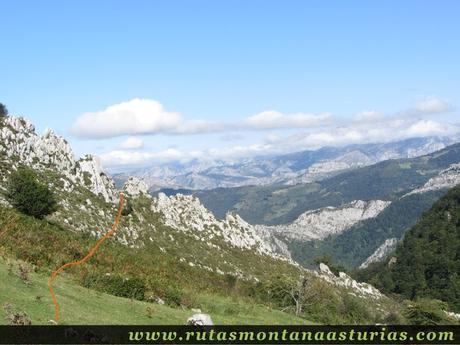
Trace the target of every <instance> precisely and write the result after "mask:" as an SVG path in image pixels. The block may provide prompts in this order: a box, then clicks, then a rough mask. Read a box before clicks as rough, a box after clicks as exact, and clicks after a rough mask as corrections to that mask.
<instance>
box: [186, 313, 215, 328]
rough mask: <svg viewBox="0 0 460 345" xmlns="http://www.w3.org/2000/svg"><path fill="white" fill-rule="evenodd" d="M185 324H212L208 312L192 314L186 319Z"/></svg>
mask: <svg viewBox="0 0 460 345" xmlns="http://www.w3.org/2000/svg"><path fill="white" fill-rule="evenodd" d="M187 325H190V326H212V325H214V323H213V322H212V319H211V316H209V315H208V314H193V315H192V316H191V317H189V318H188V319H187Z"/></svg>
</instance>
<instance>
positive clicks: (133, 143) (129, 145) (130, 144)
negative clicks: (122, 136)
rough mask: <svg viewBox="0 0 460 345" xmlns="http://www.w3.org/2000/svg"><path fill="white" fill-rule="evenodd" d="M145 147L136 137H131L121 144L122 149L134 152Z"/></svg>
mask: <svg viewBox="0 0 460 345" xmlns="http://www.w3.org/2000/svg"><path fill="white" fill-rule="evenodd" d="M142 147H144V142H143V141H142V140H141V139H139V138H136V137H129V138H127V139H126V140H125V141H123V142H122V143H121V144H120V148H121V149H124V150H134V149H140V148H142Z"/></svg>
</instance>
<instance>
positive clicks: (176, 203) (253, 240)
mask: <svg viewBox="0 0 460 345" xmlns="http://www.w3.org/2000/svg"><path fill="white" fill-rule="evenodd" d="M151 210H152V211H154V212H158V213H161V214H162V215H163V217H164V221H165V224H166V225H168V226H170V227H172V228H174V229H177V230H180V231H184V232H194V233H195V234H196V235H197V236H199V238H200V239H201V240H203V241H206V240H210V239H212V238H213V237H215V236H221V237H223V239H224V240H225V241H226V242H227V243H229V244H231V245H232V246H235V247H237V248H241V249H254V250H256V251H257V252H259V253H261V254H267V255H274V253H273V252H272V251H271V250H270V248H269V247H268V246H267V245H266V244H265V242H264V241H263V239H262V238H261V237H260V236H259V235H258V234H257V233H256V231H255V230H254V227H253V226H251V225H250V224H248V223H247V222H245V221H244V220H243V219H242V218H241V217H239V216H238V215H236V214H230V213H229V214H227V216H226V218H225V219H224V220H218V219H216V218H215V217H214V215H213V214H212V213H211V212H210V211H208V210H207V209H206V208H205V207H204V206H203V205H202V204H201V202H200V201H199V199H198V198H197V197H194V196H191V195H182V194H176V195H174V196H170V197H167V196H166V195H165V194H164V193H160V194H159V195H158V197H157V198H154V199H153V201H152V208H151Z"/></svg>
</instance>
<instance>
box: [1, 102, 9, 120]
mask: <svg viewBox="0 0 460 345" xmlns="http://www.w3.org/2000/svg"><path fill="white" fill-rule="evenodd" d="M5 116H8V109H6V105H4V104H3V103H0V117H5Z"/></svg>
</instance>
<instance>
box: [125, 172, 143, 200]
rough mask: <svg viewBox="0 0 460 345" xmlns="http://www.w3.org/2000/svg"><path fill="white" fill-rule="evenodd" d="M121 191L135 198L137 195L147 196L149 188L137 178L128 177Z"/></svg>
mask: <svg viewBox="0 0 460 345" xmlns="http://www.w3.org/2000/svg"><path fill="white" fill-rule="evenodd" d="M123 191H124V192H125V193H126V194H129V195H132V196H137V195H141V194H143V195H148V193H149V187H148V186H147V184H146V183H145V182H144V181H142V180H141V179H139V178H137V177H130V178H128V180H127V181H126V182H125V184H124V186H123Z"/></svg>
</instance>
